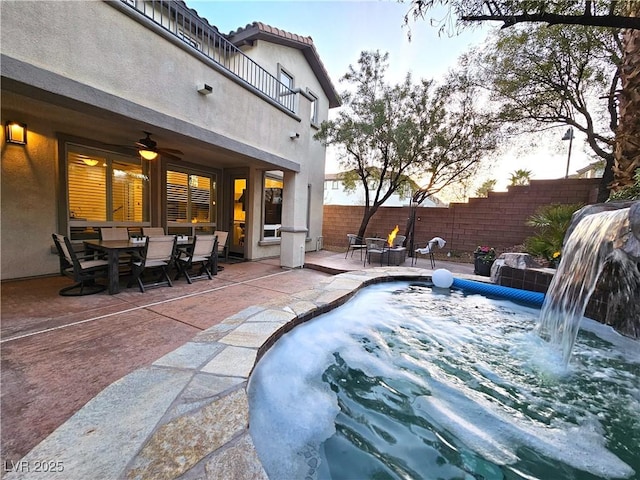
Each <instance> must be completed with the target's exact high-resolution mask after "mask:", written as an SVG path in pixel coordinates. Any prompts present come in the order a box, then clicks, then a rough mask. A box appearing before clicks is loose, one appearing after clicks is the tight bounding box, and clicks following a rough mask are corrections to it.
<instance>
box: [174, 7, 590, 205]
mask: <svg viewBox="0 0 640 480" xmlns="http://www.w3.org/2000/svg"><path fill="white" fill-rule="evenodd" d="M186 3H187V5H188V6H189V7H190V8H193V9H195V10H196V11H197V12H198V14H199V15H200V16H202V17H205V18H206V19H207V20H208V21H209V23H210V24H212V25H215V26H216V27H218V30H220V32H222V33H229V32H231V31H233V30H236V29H238V28H240V27H244V26H246V25H247V24H250V23H252V22H254V21H259V22H262V23H266V24H268V25H271V26H273V27H277V28H280V29H282V30H286V31H288V32H291V33H296V34H298V35H302V36H310V37H311V38H312V39H313V43H314V45H315V48H316V50H317V51H318V54H319V55H320V59H321V60H322V62H323V63H324V66H325V68H326V69H327V72H328V73H329V76H330V78H331V80H332V81H333V84H334V86H335V87H336V90H337V91H338V92H341V91H343V90H344V89H345V88H346V86H345V85H343V84H341V83H340V78H341V77H342V76H343V75H344V74H345V73H346V72H347V69H348V67H349V65H356V64H357V60H358V58H359V56H360V52H362V51H365V50H366V51H372V50H380V52H388V53H389V69H388V70H387V80H388V81H389V82H390V83H398V82H400V81H402V80H403V79H404V77H405V76H406V74H407V72H411V73H412V76H413V78H414V81H416V80H417V79H419V78H427V79H434V80H436V81H442V79H443V78H444V76H445V75H446V73H447V71H448V70H449V69H452V68H454V67H455V66H456V64H457V61H458V58H459V57H460V55H462V54H463V53H464V52H466V51H468V49H470V48H471V47H473V46H479V45H480V44H481V43H482V42H483V41H484V39H485V38H486V36H487V34H488V32H489V31H490V29H491V26H490V25H488V24H483V25H482V26H481V27H478V28H475V29H473V30H467V31H464V32H462V33H461V34H459V35H457V36H451V35H448V34H447V33H443V34H441V35H438V28H437V27H435V26H431V24H430V22H429V18H426V19H425V20H418V21H415V22H414V21H411V22H410V24H409V28H410V29H411V40H409V38H408V35H407V34H408V28H407V27H406V26H405V25H404V16H405V15H406V13H407V12H408V11H409V5H410V4H409V2H408V0H407V1H406V2H405V3H398V2H396V1H392V0H375V1H374V0H368V1H353V0H340V1H324V0H323V1H307V0H286V1H272V0H262V1H244V0H238V1H212V0H206V1H205V0H200V1H198V0H186ZM445 13H446V10H440V11H437V12H435V13H434V14H432V15H431V16H433V17H436V18H438V19H440V18H444V17H445ZM565 131H566V127H564V128H562V127H558V128H557V129H552V130H549V131H548V132H547V133H545V134H544V135H545V136H544V138H543V144H544V146H543V147H539V148H537V149H535V150H534V151H531V150H529V151H527V150H526V149H525V151H522V149H520V150H516V149H512V150H509V148H508V147H509V146H508V145H507V146H506V147H507V148H506V150H507V152H508V153H506V154H505V155H504V156H502V157H501V158H499V159H497V160H494V161H493V162H492V163H491V164H488V168H487V169H486V170H485V172H484V173H483V174H481V175H479V176H478V180H477V184H476V185H475V186H474V187H472V189H471V190H472V191H471V192H470V193H471V194H472V193H473V191H475V188H476V187H477V186H479V185H480V184H481V183H482V182H483V181H484V180H487V179H489V178H493V179H496V180H497V187H496V190H505V189H506V186H507V184H508V179H509V176H510V174H511V173H512V172H514V171H515V170H518V169H524V170H529V171H531V172H532V176H531V178H533V179H550V178H561V177H564V175H565V171H566V166H567V157H568V147H569V145H568V143H569V142H566V141H562V136H563V135H564V133H565ZM516 142H518V140H516V139H514V146H515V143H516ZM585 145H586V144H585V142H584V139H583V138H581V137H580V136H578V134H577V133H576V137H575V139H574V140H573V145H572V152H571V162H570V168H569V173H570V174H571V173H575V171H576V170H577V169H579V168H582V167H585V166H586V165H588V164H589V163H590V162H591V161H592V160H590V159H589V158H588V157H587V155H586V153H585V152H586V147H585ZM339 170H340V168H339V166H338V163H337V160H336V159H335V154H334V153H333V152H331V151H329V152H328V154H327V166H326V169H325V171H326V173H336V172H338V171H339ZM472 196H473V195H472Z"/></svg>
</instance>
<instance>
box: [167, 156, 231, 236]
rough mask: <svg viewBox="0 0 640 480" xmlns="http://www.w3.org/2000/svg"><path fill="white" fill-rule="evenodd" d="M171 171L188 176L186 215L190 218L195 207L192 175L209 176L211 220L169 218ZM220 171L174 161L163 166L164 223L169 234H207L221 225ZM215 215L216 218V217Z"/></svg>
mask: <svg viewBox="0 0 640 480" xmlns="http://www.w3.org/2000/svg"><path fill="white" fill-rule="evenodd" d="M169 172H176V173H181V174H184V175H186V176H187V207H186V208H187V210H186V213H185V214H186V216H187V217H188V218H193V208H192V206H191V205H192V195H191V194H190V191H191V188H192V186H191V177H192V176H200V177H207V178H209V182H210V183H209V217H210V221H209V222H195V223H194V222H193V221H192V220H191V221H186V220H187V218H185V221H184V222H178V221H173V220H169V199H168V194H169V192H168V185H169V183H168V181H167V176H168V174H169ZM219 178H220V173H219V172H218V171H216V170H206V169H200V168H194V167H192V166H189V165H177V164H174V163H170V164H167V165H166V166H165V168H163V172H162V205H163V213H162V217H163V218H162V223H163V224H164V225H165V226H166V230H167V233H168V234H173V233H175V234H187V235H190V236H193V235H196V234H198V233H205V234H213V232H215V231H216V229H217V228H218V226H219V223H220V222H219V217H220V211H219V205H220V194H221V192H220V182H219ZM214 217H215V218H214Z"/></svg>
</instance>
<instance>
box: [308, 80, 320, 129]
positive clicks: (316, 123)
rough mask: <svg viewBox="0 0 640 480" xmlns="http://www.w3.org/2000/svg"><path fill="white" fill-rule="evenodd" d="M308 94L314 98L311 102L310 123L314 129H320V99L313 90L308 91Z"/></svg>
mask: <svg viewBox="0 0 640 480" xmlns="http://www.w3.org/2000/svg"><path fill="white" fill-rule="evenodd" d="M307 94H308V95H309V96H310V97H311V98H313V100H312V101H311V115H310V118H309V122H310V123H311V126H312V127H315V128H320V120H318V116H319V108H320V97H319V96H318V95H316V94H315V93H314V92H313V91H312V90H309V89H307Z"/></svg>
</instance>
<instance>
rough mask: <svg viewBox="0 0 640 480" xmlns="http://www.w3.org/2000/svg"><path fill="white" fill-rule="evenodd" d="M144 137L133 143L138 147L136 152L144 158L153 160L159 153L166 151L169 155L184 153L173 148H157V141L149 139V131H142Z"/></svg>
mask: <svg viewBox="0 0 640 480" xmlns="http://www.w3.org/2000/svg"><path fill="white" fill-rule="evenodd" d="M144 133H145V134H146V137H144V138H141V139H140V140H138V141H137V142H136V143H135V145H136V147H137V148H138V153H139V154H140V156H141V157H142V158H144V159H145V160H155V158H156V157H157V156H158V154H159V153H166V154H169V155H174V156H175V155H184V153H183V152H182V151H180V150H177V149H175V148H158V142H156V141H155V140H152V139H151V133H150V132H144Z"/></svg>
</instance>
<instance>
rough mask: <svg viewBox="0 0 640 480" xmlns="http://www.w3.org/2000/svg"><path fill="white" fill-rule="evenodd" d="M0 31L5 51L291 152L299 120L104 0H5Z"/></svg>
mask: <svg viewBox="0 0 640 480" xmlns="http://www.w3.org/2000/svg"><path fill="white" fill-rule="evenodd" d="M96 23H100V24H101V25H100V26H99V27H100V28H96ZM105 26H106V28H104V27H105ZM116 32H117V33H116ZM36 34H37V35H36ZM1 35H2V52H3V53H4V54H5V55H8V56H10V57H13V58H17V59H19V60H22V61H24V62H28V63H30V64H32V65H35V66H38V67H42V68H44V69H46V70H48V71H51V72H55V73H58V74H60V75H62V76H64V77H69V78H73V79H74V80H75V81H77V82H80V83H82V84H85V85H89V86H92V87H95V88H97V89H99V90H101V91H104V92H108V93H111V94H113V95H116V96H124V97H126V98H128V99H130V100H132V101H134V102H135V103H137V104H139V105H142V106H145V107H148V108H150V109H152V110H156V111H160V112H164V113H166V114H170V115H171V116H173V117H175V118H177V119H182V120H185V121H187V122H189V123H192V124H195V125H197V126H200V127H203V128H206V129H210V130H215V131H216V132H218V133H220V134H223V135H225V136H228V137H230V138H233V139H239V140H241V141H243V142H244V143H248V144H251V145H253V146H255V147H257V148H261V149H265V150H267V151H269V152H272V153H275V154H278V155H282V156H286V157H290V158H295V157H296V148H295V147H296V145H295V144H294V143H292V142H290V141H289V140H290V139H289V136H288V132H290V131H292V130H295V129H299V128H300V122H299V121H297V120H296V119H294V118H292V117H291V116H288V115H282V114H281V112H279V111H277V109H275V108H274V107H273V106H272V105H270V104H268V103H266V102H256V101H255V98H254V96H253V95H250V94H248V93H247V91H246V90H245V89H244V88H242V87H241V86H239V85H238V84H236V83H234V82H232V81H229V80H228V79H227V78H226V77H224V76H222V75H219V74H216V73H215V72H213V71H212V70H211V68H210V67H209V66H208V65H207V64H206V63H204V62H202V61H200V60H198V59H197V58H195V57H194V56H193V55H191V54H189V53H188V52H187V51H185V50H184V49H183V48H180V47H179V46H177V45H174V44H173V43H170V42H168V41H164V40H163V38H162V37H160V36H159V35H156V34H153V33H152V32H151V30H149V28H147V27H145V26H144V25H141V24H140V23H138V22H136V21H135V20H133V19H131V18H129V17H128V16H127V15H124V14H122V13H121V12H120V11H119V10H117V9H115V8H113V7H111V6H109V5H108V4H106V3H104V2H81V3H79V2H55V1H42V2H6V3H3V6H2V33H1ZM296 53H299V52H296ZM303 60H304V59H303ZM305 63H306V62H305ZM105 66H108V68H105ZM202 83H207V84H209V85H210V86H211V87H212V88H213V93H212V94H211V95H208V96H203V95H200V94H199V93H198V92H197V86H198V85H199V84H202ZM248 112H250V114H247V113H248Z"/></svg>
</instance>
